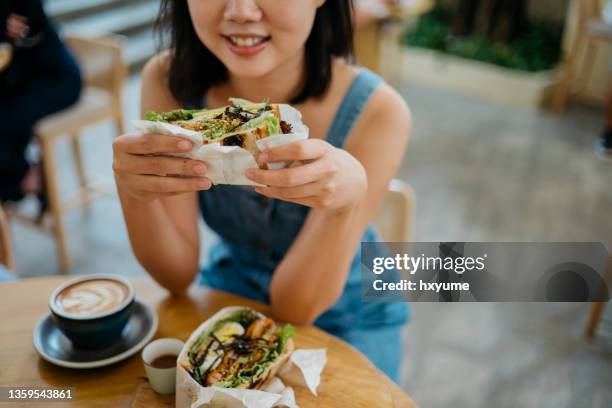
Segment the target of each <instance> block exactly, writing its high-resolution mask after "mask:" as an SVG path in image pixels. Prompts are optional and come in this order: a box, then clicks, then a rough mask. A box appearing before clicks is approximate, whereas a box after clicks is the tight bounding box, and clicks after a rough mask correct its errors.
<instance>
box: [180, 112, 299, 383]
mask: <svg viewBox="0 0 612 408" xmlns="http://www.w3.org/2000/svg"><path fill="white" fill-rule="evenodd" d="M271 117H272V118H273V119H276V118H275V117H274V116H271ZM277 122H278V121H277ZM256 319H257V315H256V314H255V313H254V312H253V311H252V310H250V309H240V310H237V311H235V312H233V313H231V314H229V315H227V316H225V317H224V318H222V319H221V320H219V321H217V322H215V324H213V325H212V327H211V328H210V329H208V330H207V331H205V332H204V333H202V334H201V335H200V336H199V337H198V339H197V340H196V341H195V343H194V344H193V346H192V347H191V349H190V351H189V360H190V362H191V364H192V367H193V369H192V376H193V378H194V379H195V380H196V381H197V382H198V383H200V384H203V385H204V384H206V378H205V372H204V371H203V369H202V366H201V365H200V366H196V364H195V358H196V356H197V354H198V352H199V351H200V349H201V348H202V346H203V345H204V344H205V342H206V340H207V339H208V338H209V337H210V335H211V334H212V333H214V332H215V331H217V330H218V329H220V328H221V327H222V326H223V325H225V324H226V323H228V322H237V323H239V324H240V325H241V326H242V327H244V329H245V330H246V329H247V328H248V327H249V326H250V325H251V324H252V323H253V321H255V320H256ZM294 333H295V329H294V328H293V326H291V325H290V324H286V325H284V326H283V327H282V328H277V329H276V334H277V336H278V338H277V340H276V345H275V347H274V346H273V347H261V346H259V347H257V349H258V351H259V352H261V353H263V356H262V357H261V358H260V359H259V360H258V361H257V362H256V363H254V364H253V365H252V366H251V367H248V368H240V369H238V371H237V372H236V373H235V374H234V376H233V377H232V378H230V379H228V380H226V381H220V382H217V383H215V386H218V387H224V388H237V387H239V386H240V385H243V384H248V385H249V386H250V385H252V384H256V383H258V382H259V380H260V379H261V378H262V377H263V375H264V373H265V372H266V370H267V368H268V367H269V366H270V364H272V363H273V362H274V361H275V360H276V359H277V358H278V357H279V356H280V355H281V354H282V352H283V350H284V349H285V347H286V345H287V342H288V341H289V338H291V337H292V336H293V335H294ZM253 356H254V353H253V354H250V355H248V356H241V357H240V360H239V364H240V365H241V366H244V365H247V364H248V363H250V362H251V361H252V358H253Z"/></svg>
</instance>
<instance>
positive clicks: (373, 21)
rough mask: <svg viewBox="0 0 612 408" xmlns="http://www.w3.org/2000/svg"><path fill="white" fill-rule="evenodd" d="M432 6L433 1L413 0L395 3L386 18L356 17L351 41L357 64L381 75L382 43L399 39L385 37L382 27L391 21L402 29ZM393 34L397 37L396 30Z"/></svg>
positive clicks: (395, 60)
mask: <svg viewBox="0 0 612 408" xmlns="http://www.w3.org/2000/svg"><path fill="white" fill-rule="evenodd" d="M433 6H434V1H433V0H413V1H410V2H405V3H402V2H397V4H396V5H392V6H390V7H389V14H388V15H387V16H386V17H383V18H377V17H375V16H370V17H368V18H366V17H364V18H360V16H356V21H355V23H356V26H355V35H354V39H353V41H354V44H355V59H356V60H357V63H358V64H359V65H361V66H364V67H366V68H368V69H369V70H371V71H373V72H375V73H378V74H381V73H382V67H381V62H382V61H381V53H382V49H381V43H382V41H383V40H387V41H392V42H393V43H397V42H399V38H396V35H395V34H393V35H390V36H387V35H385V33H384V32H383V26H384V25H385V24H386V23H388V22H392V21H393V22H397V23H398V24H396V25H397V26H401V27H404V26H405V24H406V22H407V21H408V20H409V19H411V18H415V17H418V16H421V15H423V14H425V13H427V12H428V11H430V10H431V9H432V8H433ZM358 12H359V10H358ZM394 33H397V34H398V35H399V31H398V30H395V31H394ZM398 60H399V58H394V61H387V63H388V64H389V63H391V64H394V63H398Z"/></svg>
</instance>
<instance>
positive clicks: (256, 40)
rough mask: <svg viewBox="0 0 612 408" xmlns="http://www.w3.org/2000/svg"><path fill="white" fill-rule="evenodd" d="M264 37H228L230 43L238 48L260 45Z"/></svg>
mask: <svg viewBox="0 0 612 408" xmlns="http://www.w3.org/2000/svg"><path fill="white" fill-rule="evenodd" d="M265 39H266V38H265V37H236V36H233V35H232V36H230V41H231V42H233V43H234V44H236V45H237V46H239V47H252V46H254V45H257V44H260V43H262V42H263V41H264V40H265Z"/></svg>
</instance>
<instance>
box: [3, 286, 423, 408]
mask: <svg viewBox="0 0 612 408" xmlns="http://www.w3.org/2000/svg"><path fill="white" fill-rule="evenodd" d="M66 279H67V278H66V277H48V278H33V279H23V280H21V281H17V282H9V283H4V284H0V322H1V323H0V386H16V387H17V386H21V387H24V386H26V387H54V388H65V387H74V390H75V400H74V401H73V402H71V403H69V404H65V403H61V404H58V403H49V404H44V403H38V402H37V403H30V404H29V405H27V404H23V405H22V406H36V407H44V406H45V405H48V406H51V407H58V406H62V407H87V408H95V407H105V408H107V407H132V406H144V405H142V404H136V402H135V401H134V400H135V396H136V395H138V397H137V398H147V399H148V400H147V405H146V406H147V407H151V408H155V407H166V406H170V407H171V406H173V403H172V401H173V398H162V397H159V396H157V394H154V393H152V392H148V393H145V394H148V395H145V396H144V397H143V395H141V394H142V393H141V391H142V388H143V385H146V386H147V387H148V384H146V383H145V381H144V380H143V377H144V368H143V366H142V361H141V358H140V353H138V354H136V355H134V356H132V357H131V358H129V359H127V360H125V361H123V362H121V363H117V364H115V365H112V366H110V367H104V368H100V369H91V370H71V369H66V368H61V367H56V366H54V365H52V364H50V363H47V362H46V361H44V360H43V359H42V358H40V357H39V356H38V354H37V353H36V350H35V349H34V346H33V343H32V333H33V329H34V327H35V326H36V324H37V323H38V322H39V320H40V319H41V318H42V317H43V316H45V314H46V313H47V309H48V306H47V302H48V297H49V295H50V293H51V292H52V290H53V289H54V288H55V287H56V286H58V285H59V284H60V283H61V282H63V281H64V280H66ZM132 281H133V283H134V286H135V289H136V297H137V298H138V299H139V300H141V301H142V302H144V303H146V304H147V305H149V306H150V307H152V308H153V310H154V311H155V312H156V313H157V316H158V317H159V327H158V330H157V334H156V338H161V337H176V338H180V339H181V340H183V341H185V340H186V339H187V338H188V337H189V335H190V333H191V332H192V331H193V330H194V329H195V328H196V327H197V326H198V325H199V324H200V323H201V322H202V321H204V320H206V319H207V318H208V317H210V316H211V315H213V314H214V313H215V312H216V311H218V310H219V309H221V308H222V307H225V306H231V305H244V306H250V307H253V308H255V309H257V310H259V311H261V312H263V313H268V312H269V310H268V307H267V306H265V305H262V304H259V303H255V302H252V301H249V300H247V299H243V298H239V297H236V296H233V295H230V294H227V293H224V292H218V291H212V290H209V289H206V288H204V287H199V286H195V285H194V286H193V287H192V288H191V289H190V291H189V294H188V296H184V297H180V298H178V297H171V296H170V295H168V293H167V292H166V291H165V290H163V289H161V288H160V287H159V286H158V285H157V284H156V283H155V282H153V281H152V280H151V279H148V278H136V279H133V280H132ZM295 342H296V347H297V348H321V347H325V348H327V355H328V363H327V366H326V367H325V370H324V371H323V375H322V381H321V385H320V386H319V389H318V391H319V396H318V397H315V396H313V395H311V394H310V393H309V391H308V390H307V389H305V388H300V387H295V394H296V400H297V403H298V404H299V405H300V407H303V408H304V407H305V408H308V407H319V406H322V407H345V406H350V407H407V408H411V407H416V405H414V403H413V402H412V400H411V399H410V398H409V397H408V396H407V395H406V394H404V392H403V391H402V390H401V389H400V388H399V387H398V386H397V385H395V384H394V383H393V382H392V381H391V380H390V379H389V378H388V377H386V376H385V375H384V374H383V373H382V372H380V371H379V370H378V369H376V368H375V367H374V366H373V365H372V364H371V363H370V362H369V361H368V360H367V359H366V358H365V357H364V356H363V355H362V354H361V353H359V352H358V351H357V350H355V349H354V348H352V347H351V346H350V345H348V344H346V343H344V342H343V341H341V340H339V339H337V338H335V337H333V336H330V335H328V334H326V333H325V332H323V331H321V330H319V329H317V328H314V327H310V326H305V327H298V328H297V331H296V337H295ZM381 347H384V345H381ZM1 406H3V403H1V402H0V407H1ZM7 406H8V405H7ZM10 406H11V407H13V406H17V405H16V404H10Z"/></svg>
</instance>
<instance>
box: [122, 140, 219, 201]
mask: <svg viewBox="0 0 612 408" xmlns="http://www.w3.org/2000/svg"><path fill="white" fill-rule="evenodd" d="M192 148H193V144H192V142H190V141H189V140H186V139H179V138H176V137H173V136H165V135H158V134H146V135H123V136H120V137H118V138H117V139H115V140H114V141H113V171H114V172H115V180H116V183H117V189H118V190H119V191H120V192H121V193H122V194H126V195H128V196H130V197H132V198H134V199H136V200H138V201H142V202H149V201H153V200H157V199H159V198H163V197H168V196H173V195H177V194H183V193H188V192H193V191H199V190H208V189H210V187H211V186H212V183H211V181H210V179H208V178H206V177H204V175H205V174H206V170H207V169H206V164H205V163H203V162H201V161H197V160H191V159H186V158H179V157H168V156H162V155H163V154H167V153H185V152H188V151H190V150H191V149H192Z"/></svg>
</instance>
